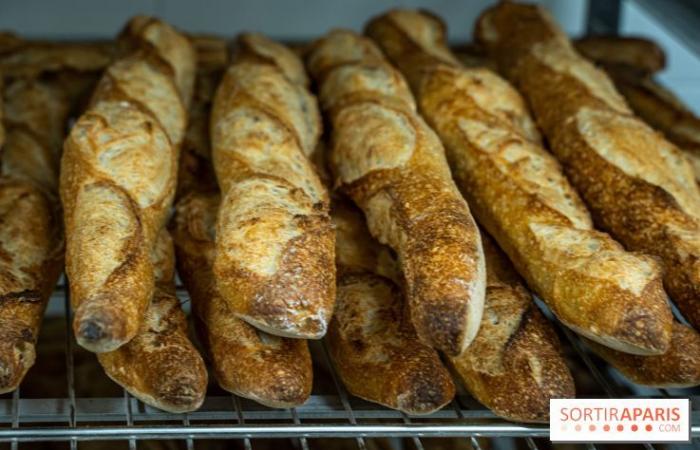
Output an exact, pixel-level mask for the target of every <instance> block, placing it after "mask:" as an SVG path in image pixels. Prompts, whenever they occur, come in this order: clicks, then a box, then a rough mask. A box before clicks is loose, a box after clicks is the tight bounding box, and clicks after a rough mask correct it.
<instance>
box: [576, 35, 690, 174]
mask: <svg viewBox="0 0 700 450" xmlns="http://www.w3.org/2000/svg"><path fill="white" fill-rule="evenodd" d="M628 47H631V49H630V50H628V51H627V52H625V51H624V50H625V49H626V48H628ZM576 48H577V49H578V50H579V51H580V52H581V53H582V54H583V55H584V56H586V57H587V58H590V59H592V60H593V61H595V62H596V63H598V64H601V65H602V66H603V68H604V69H605V71H606V72H607V73H608V75H610V77H611V78H612V80H613V81H614V82H615V86H616V87H617V89H618V90H619V91H620V94H622V96H623V97H625V100H626V101H627V103H628V104H629V106H630V107H631V108H632V110H633V111H634V113H635V114H636V115H638V116H639V117H641V118H642V119H644V121H646V122H647V123H648V124H649V125H651V126H652V127H654V128H656V129H657V130H658V131H660V132H661V133H663V134H664V136H666V139H668V140H669V141H671V142H673V143H674V144H676V145H677V146H678V147H679V148H680V149H681V150H683V151H684V153H685V155H686V156H687V157H688V159H689V160H690V163H691V164H692V166H693V170H694V172H695V179H696V181H698V182H700V118H698V117H697V116H696V115H695V114H694V113H693V112H692V111H691V110H690V109H688V107H687V106H686V105H684V104H683V102H682V101H681V100H680V99H679V98H677V97H676V96H675V95H674V94H673V93H672V92H671V91H669V90H668V89H666V88H664V87H663V86H661V85H660V84H659V83H658V82H656V81H655V80H654V79H653V77H652V74H653V73H654V72H656V71H658V70H660V69H661V68H663V60H664V58H665V56H664V53H663V50H661V48H659V47H658V46H657V45H656V44H655V43H654V42H652V41H647V40H645V39H634V38H633V39H629V38H612V37H611V38H607V39H602V40H597V39H594V38H586V39H583V40H579V41H577V42H576ZM619 50H623V51H621V52H620V51H619ZM631 54H635V55H638V56H636V57H635V58H632V57H630V56H629V55H631ZM654 61H656V63H654Z"/></svg>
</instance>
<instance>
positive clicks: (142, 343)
mask: <svg viewBox="0 0 700 450" xmlns="http://www.w3.org/2000/svg"><path fill="white" fill-rule="evenodd" d="M152 260H153V266H154V269H155V279H156V288H155V291H154V294H153V298H152V299H151V302H150V303H149V305H148V309H147V310H146V313H145V315H144V319H143V322H142V324H141V328H140V329H139V331H138V333H137V334H136V336H134V338H133V339H131V340H130V341H129V342H128V343H126V344H124V345H122V346H121V347H119V348H118V349H116V350H113V351H110V352H103V353H98V355H97V359H98V361H99V362H100V364H101V365H102V368H103V369H104V370H105V373H106V374H107V375H108V376H109V377H110V378H111V379H112V380H114V381H115V382H116V383H117V384H119V385H120V386H122V387H123V388H124V389H126V390H127V391H129V393H130V394H131V395H133V396H134V397H136V398H138V399H139V400H141V401H143V402H144V403H146V404H148V405H151V406H154V407H156V408H160V409H162V410H165V411H169V412H173V413H182V412H189V411H194V410H196V409H198V408H199V407H200V406H201V405H202V402H204V396H205V394H206V390H207V368H206V366H205V364H204V360H203V359H202V357H201V356H200V354H199V352H198V351H197V349H196V348H195V347H194V345H193V344H192V342H191V341H190V339H189V337H188V335H187V334H188V333H187V317H186V316H185V313H184V312H183V311H182V308H181V307H180V301H179V300H178V298H177V296H176V295H175V252H174V249H173V241H172V238H171V237H170V234H169V233H168V231H167V230H166V229H163V230H161V232H160V234H159V235H158V238H157V241H156V244H155V248H154V250H153V255H152Z"/></svg>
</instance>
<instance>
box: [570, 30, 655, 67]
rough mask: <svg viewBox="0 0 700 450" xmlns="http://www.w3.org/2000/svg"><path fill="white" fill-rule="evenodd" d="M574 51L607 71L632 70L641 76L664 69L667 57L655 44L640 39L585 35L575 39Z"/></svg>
mask: <svg viewBox="0 0 700 450" xmlns="http://www.w3.org/2000/svg"><path fill="white" fill-rule="evenodd" d="M574 44H575V45H576V49H577V50H578V51H579V52H581V54H582V55H583V56H585V57H586V58H588V59H591V60H593V61H595V62H596V63H598V64H600V65H602V66H604V67H605V68H606V69H613V70H615V69H618V70H619V69H623V70H630V69H631V70H633V71H634V72H636V73H638V74H640V75H649V74H653V73H656V72H658V71H660V70H662V69H663V68H664V67H666V55H665V53H664V51H663V49H661V47H659V46H658V45H657V44H656V43H655V42H654V41H650V40H649V39H645V38H640V37H629V36H626V37H620V36H587V37H584V38H582V39H578V40H577V41H576V42H575V43H574Z"/></svg>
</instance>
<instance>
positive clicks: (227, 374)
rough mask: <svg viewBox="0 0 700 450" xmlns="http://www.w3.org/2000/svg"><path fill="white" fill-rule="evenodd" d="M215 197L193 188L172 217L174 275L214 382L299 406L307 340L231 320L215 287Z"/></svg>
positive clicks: (306, 385)
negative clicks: (179, 280)
mask: <svg viewBox="0 0 700 450" xmlns="http://www.w3.org/2000/svg"><path fill="white" fill-rule="evenodd" d="M218 206H219V195H218V194H217V193H201V192H192V193H190V194H187V195H186V196H185V197H183V198H182V199H181V200H180V201H178V203H177V207H176V215H175V218H174V220H173V228H174V230H173V236H174V238H175V244H176V252H177V265H178V273H179V274H180V277H182V280H183V282H184V284H185V286H186V288H187V290H188V291H189V293H190V296H191V298H192V307H193V309H194V313H195V315H196V318H197V322H196V325H197V330H198V332H199V336H200V337H201V339H202V342H203V343H204V345H205V347H206V349H207V352H208V354H209V357H210V359H211V362H212V367H213V370H214V374H215V376H216V379H217V381H218V382H219V385H220V386H221V387H222V388H223V389H226V390H227V391H229V392H233V393H234V394H236V395H240V396H242V397H246V398H250V399H252V400H255V401H257V402H259V403H261V404H263V405H266V406H270V407H273V408H291V407H294V406H299V405H301V404H302V403H304V402H305V401H306V399H308V397H309V395H310V393H311V387H312V378H313V372H312V368H311V356H310V354H309V349H308V346H307V343H306V341H304V340H301V339H288V338H280V337H277V336H272V335H269V334H267V333H264V332H262V331H259V330H256V329H255V328H253V327H252V326H251V325H249V324H248V323H246V322H244V321H242V320H240V319H238V318H236V317H235V316H234V315H233V313H232V312H231V311H230V309H229V307H228V305H227V303H226V301H225V300H224V299H223V298H222V296H221V295H220V294H219V291H218V289H217V288H216V284H215V280H214V274H213V272H212V266H213V261H214V253H215V244H214V229H215V223H216V215H217V209H218Z"/></svg>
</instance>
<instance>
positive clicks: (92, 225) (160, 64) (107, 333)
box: [60, 17, 195, 352]
mask: <svg viewBox="0 0 700 450" xmlns="http://www.w3.org/2000/svg"><path fill="white" fill-rule="evenodd" d="M120 45H121V47H122V51H123V52H124V56H122V57H120V58H118V59H117V60H116V61H115V62H114V63H113V64H111V65H110V66H109V68H108V69H107V70H106V72H105V75H104V76H103V77H102V79H101V80H100V82H99V84H98V86H97V88H96V90H95V92H94V94H93V98H92V102H91V104H90V106H89V108H88V109H87V111H86V112H85V113H84V114H83V115H82V116H81V117H80V119H79V120H78V121H77V123H76V124H75V126H74V127H73V129H72V130H71V133H70V135H69V137H68V139H67V140H66V143H65V151H64V154H63V158H62V161H61V178H60V193H61V199H62V203H63V206H64V210H65V214H64V221H65V226H66V237H67V248H66V273H67V275H68V278H69V280H70V289H71V301H72V304H73V308H74V309H75V318H74V322H73V327H74V330H75V335H76V338H77V341H78V343H79V344H80V345H82V346H83V347H85V348H86V349H88V350H91V351H94V352H105V351H112V350H115V349H117V348H118V347H119V346H121V345H123V344H125V343H126V342H129V340H131V339H132V338H133V337H134V336H135V335H136V333H137V332H138V330H139V328H140V325H141V322H142V319H143V316H144V313H145V312H146V308H147V306H148V303H149V302H150V300H151V297H152V296H153V290H154V278H153V265H152V262H151V252H152V249H153V245H154V241H155V238H156V235H157V233H158V232H159V230H160V229H161V228H162V227H163V225H164V223H165V220H166V217H167V214H168V211H169V208H170V205H171V202H172V198H173V195H174V192H175V176H176V169H177V158H178V148H179V145H180V143H181V140H182V137H183V135H184V132H185V122H186V107H187V105H188V103H189V101H190V96H191V92H192V84H193V77H194V65H195V54H194V51H193V49H192V46H191V45H190V43H189V41H188V40H187V39H186V38H185V37H184V36H182V35H180V34H179V33H178V32H177V31H175V30H174V29H172V28H171V27H170V26H169V25H167V24H165V23H163V22H159V21H157V20H155V19H149V18H145V17H137V18H135V19H133V20H132V21H131V22H130V23H129V24H128V25H127V27H126V29H125V30H124V31H123V32H122V34H121V36H120Z"/></svg>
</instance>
